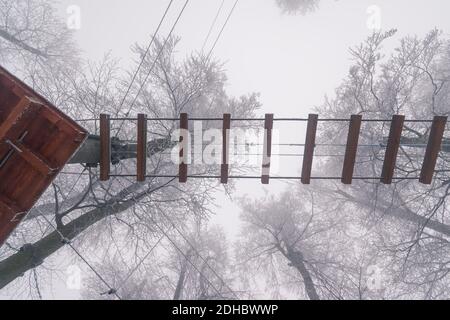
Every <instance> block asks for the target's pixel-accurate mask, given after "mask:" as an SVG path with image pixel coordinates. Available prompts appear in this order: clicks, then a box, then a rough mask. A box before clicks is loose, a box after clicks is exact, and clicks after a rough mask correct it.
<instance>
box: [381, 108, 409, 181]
mask: <svg viewBox="0 0 450 320" xmlns="http://www.w3.org/2000/svg"><path fill="white" fill-rule="evenodd" d="M404 121H405V116H401V115H394V116H392V122H391V129H390V131H389V138H388V142H387V146H386V152H385V155H384V162H383V170H382V172H381V182H382V183H384V184H391V183H392V178H393V176H394V169H395V163H396V161H397V154H398V149H399V148H400V140H401V137H402V131H403V123H404Z"/></svg>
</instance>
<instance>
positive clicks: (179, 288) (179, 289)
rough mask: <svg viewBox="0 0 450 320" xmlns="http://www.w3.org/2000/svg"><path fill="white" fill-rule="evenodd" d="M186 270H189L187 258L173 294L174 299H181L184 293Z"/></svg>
mask: <svg viewBox="0 0 450 320" xmlns="http://www.w3.org/2000/svg"><path fill="white" fill-rule="evenodd" d="M186 272H187V261H186V259H185V260H184V261H183V264H182V266H181V271H180V276H179V277H178V282H177V287H176V289H175V293H174V295H173V300H180V299H181V295H182V294H183V288H184V280H185V279H186Z"/></svg>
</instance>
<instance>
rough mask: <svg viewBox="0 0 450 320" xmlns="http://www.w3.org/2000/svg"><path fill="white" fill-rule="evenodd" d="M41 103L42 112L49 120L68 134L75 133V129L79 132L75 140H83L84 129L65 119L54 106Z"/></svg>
mask: <svg viewBox="0 0 450 320" xmlns="http://www.w3.org/2000/svg"><path fill="white" fill-rule="evenodd" d="M39 104H40V105H41V109H40V114H41V115H42V116H43V117H45V118H46V119H47V120H48V121H50V122H51V123H53V125H55V126H56V127H57V128H58V130H59V131H61V132H64V133H66V134H68V135H73V133H74V131H75V132H78V135H77V137H76V138H75V139H74V141H75V142H81V141H83V140H84V138H85V133H84V132H83V131H79V130H78V128H77V127H76V126H74V125H72V124H71V123H70V122H67V121H64V119H63V118H61V116H60V115H59V114H58V113H57V112H56V111H55V110H53V109H52V108H49V107H48V106H45V105H42V104H41V103H39Z"/></svg>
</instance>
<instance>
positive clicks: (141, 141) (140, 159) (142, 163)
mask: <svg viewBox="0 0 450 320" xmlns="http://www.w3.org/2000/svg"><path fill="white" fill-rule="evenodd" d="M136 166H137V181H140V182H143V181H145V175H146V173H147V115H145V114H142V113H140V114H138V132H137V158H136Z"/></svg>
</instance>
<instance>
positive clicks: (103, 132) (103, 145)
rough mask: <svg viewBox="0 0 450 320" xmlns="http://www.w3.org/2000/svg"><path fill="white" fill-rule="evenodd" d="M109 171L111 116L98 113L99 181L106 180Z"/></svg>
mask: <svg viewBox="0 0 450 320" xmlns="http://www.w3.org/2000/svg"><path fill="white" fill-rule="evenodd" d="M110 172H111V117H110V115H109V114H101V115H100V181H108V180H109V175H110Z"/></svg>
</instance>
